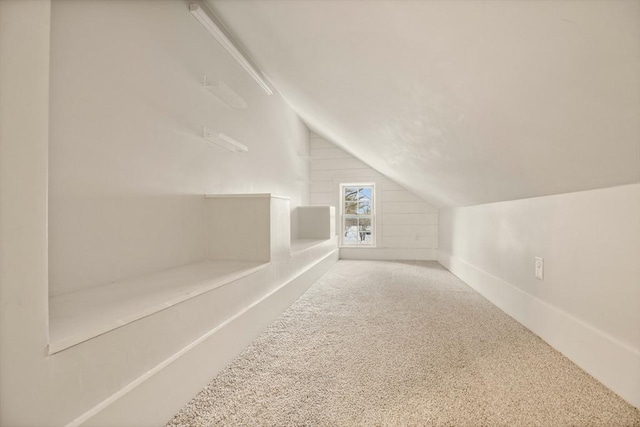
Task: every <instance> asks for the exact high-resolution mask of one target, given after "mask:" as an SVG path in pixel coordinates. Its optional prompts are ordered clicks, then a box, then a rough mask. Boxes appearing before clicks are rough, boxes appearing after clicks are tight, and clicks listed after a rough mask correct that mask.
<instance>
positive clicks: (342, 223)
mask: <svg viewBox="0 0 640 427" xmlns="http://www.w3.org/2000/svg"><path fill="white" fill-rule="evenodd" d="M345 187H371V197H372V199H373V200H372V203H371V215H348V216H347V215H346V214H345V213H344V209H345V200H344V188H345ZM338 195H339V199H340V236H339V237H340V242H339V246H340V247H341V248H350V249H354V248H358V249H370V248H375V247H377V241H378V238H377V235H378V232H379V231H378V228H379V227H378V225H379V224H378V221H377V213H376V210H377V209H376V207H377V205H378V194H377V192H376V183H375V182H372V181H367V182H340V183H339V184H338ZM359 216H363V217H366V218H371V225H372V228H373V230H372V233H371V243H369V244H355V245H354V244H345V242H344V233H345V220H346V219H347V218H348V217H355V218H357V217H359Z"/></svg>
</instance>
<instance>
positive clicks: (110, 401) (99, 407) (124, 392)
mask: <svg viewBox="0 0 640 427" xmlns="http://www.w3.org/2000/svg"><path fill="white" fill-rule="evenodd" d="M337 252H338V249H334V250H333V251H331V252H330V253H329V254H327V255H325V256H324V257H322V258H321V259H319V260H318V261H316V262H314V263H313V264H311V265H309V266H308V267H307V268H306V269H305V270H303V271H302V272H300V273H299V274H298V275H296V276H295V277H293V278H292V279H290V280H289V281H287V282H285V283H283V284H282V285H280V286H278V287H277V288H276V289H274V290H272V291H271V292H269V293H268V294H266V295H265V296H263V297H261V298H260V299H258V300H257V301H254V302H253V303H251V304H250V305H249V306H247V307H246V308H244V309H243V310H241V311H239V312H238V313H236V314H234V315H233V316H231V317H230V318H228V319H227V320H225V321H224V322H222V323H221V324H219V325H218V326H216V327H215V328H213V329H211V330H210V331H209V332H207V333H206V334H204V335H201V336H200V337H199V338H197V339H195V340H194V341H192V342H191V343H189V344H188V345H186V346H185V347H183V348H182V349H180V350H179V351H177V352H176V353H174V354H173V355H171V356H170V357H168V358H167V359H165V360H163V361H162V362H160V363H159V364H157V365H155V366H154V367H152V368H151V369H149V370H148V371H147V372H145V373H144V374H143V375H141V376H139V377H137V378H136V379H135V380H133V381H131V382H130V383H129V384H127V385H126V386H124V387H123V388H121V389H120V390H118V391H117V392H116V393H114V394H112V395H111V396H109V397H107V398H106V399H104V400H103V401H102V402H100V403H98V404H97V405H95V406H94V407H92V408H91V409H89V410H88V411H86V412H84V413H83V414H82V415H80V416H79V417H77V418H76V419H74V420H73V421H71V422H70V423H68V424H66V427H77V426H80V425H82V424H84V423H85V422H87V421H88V420H90V419H91V418H93V417H94V416H96V415H97V414H99V413H100V412H101V411H103V410H105V409H106V408H108V407H109V406H110V405H112V404H113V403H115V402H116V401H118V400H119V399H121V398H123V397H124V396H125V395H127V394H128V393H130V392H131V391H133V390H134V389H136V388H137V387H138V386H140V385H141V384H143V383H144V382H145V381H147V380H148V379H150V378H151V377H153V376H154V375H156V374H158V373H159V372H161V371H162V370H163V369H165V368H167V367H168V366H169V365H171V364H172V363H173V362H175V361H177V360H178V359H180V358H181V357H182V356H184V355H186V354H187V353H189V352H190V351H191V350H193V349H195V348H196V347H198V346H199V345H200V344H202V343H204V342H205V341H207V340H209V339H211V338H213V337H214V336H215V335H216V334H218V333H219V332H221V331H223V330H225V328H228V327H230V326H231V327H232V326H233V323H234V322H236V321H237V320H239V319H241V318H242V317H243V316H245V315H246V314H247V313H250V312H251V311H253V310H255V309H256V308H259V306H261V305H264V304H263V303H265V302H267V301H269V300H273V298H272V297H274V296H276V295H277V294H278V293H280V292H282V291H283V290H285V288H287V287H289V285H291V284H293V283H294V282H296V281H297V280H299V279H303V280H304V278H305V277H304V276H305V275H306V274H307V273H311V271H312V270H313V269H314V268H315V267H317V266H320V265H321V264H322V263H323V262H325V261H328V260H329V259H331V258H332V257H336V255H337ZM314 281H315V280H314ZM314 281H312V282H311V283H308V284H306V283H305V285H307V286H306V287H304V289H303V292H304V290H306V289H307V288H308V286H310V285H311V284H313V282H314ZM294 301H295V300H294ZM290 303H293V301H290V302H289V304H290ZM267 325H268V323H267ZM267 325H264V327H266V326H267ZM240 330H242V328H240ZM240 330H239V331H237V332H238V333H240ZM244 338H245V337H239V336H238V337H236V338H235V340H236V341H241V340H242V339H244ZM251 338H252V337H251ZM219 351H221V350H219ZM222 368H223V366H222V367H219V369H222ZM177 409H179V408H177Z"/></svg>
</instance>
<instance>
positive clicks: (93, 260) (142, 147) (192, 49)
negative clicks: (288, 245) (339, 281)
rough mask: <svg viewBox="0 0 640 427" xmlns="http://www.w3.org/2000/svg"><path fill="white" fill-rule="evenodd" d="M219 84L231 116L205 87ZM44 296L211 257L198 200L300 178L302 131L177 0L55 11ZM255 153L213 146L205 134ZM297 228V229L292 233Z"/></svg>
mask: <svg viewBox="0 0 640 427" xmlns="http://www.w3.org/2000/svg"><path fill="white" fill-rule="evenodd" d="M203 74H206V75H207V77H208V79H209V81H210V82H213V83H217V82H218V81H220V80H221V81H224V82H225V83H226V84H227V85H228V86H230V87H231V88H232V89H233V90H234V91H235V92H237V93H238V94H239V95H240V96H241V97H242V98H243V99H244V100H245V101H246V103H247V104H248V108H247V109H243V110H242V109H241V110H236V109H232V108H230V107H229V106H227V105H225V104H224V103H222V102H221V101H219V100H218V99H217V98H216V97H215V96H214V95H213V94H211V93H210V92H209V91H207V90H206V89H205V88H204V87H203V83H202V79H203ZM50 106H51V110H50V111H51V127H50V129H51V133H50V170H49V237H50V242H49V244H50V265H49V267H50V273H49V277H50V285H49V288H50V292H51V294H52V295H57V294H61V293H66V292H70V291H73V290H77V289H82V288H86V287H91V286H98V285H102V284H105V283H109V282H111V281H113V280H119V279H125V278H128V277H135V276H138V275H143V274H147V273H150V272H153V271H157V270H160V269H166V268H171V267H176V266H180V265H185V264H189V263H192V262H196V261H199V260H201V259H202V258H204V257H205V241H204V237H203V233H202V229H203V227H204V218H203V212H204V207H203V203H204V200H203V198H202V195H203V194H205V193H215V194H221V193H274V194H279V195H285V196H289V197H291V207H292V209H295V207H296V206H298V205H300V204H306V203H307V197H308V193H307V192H308V188H307V186H306V185H304V183H302V184H301V183H299V182H296V177H298V176H307V173H308V164H307V163H306V162H305V161H304V159H300V158H299V157H298V156H297V155H296V154H297V152H298V151H300V150H306V149H307V147H308V130H307V129H306V127H305V126H304V124H303V123H302V122H301V121H300V119H298V117H297V116H296V114H295V113H294V112H293V111H292V110H291V109H290V108H289V107H288V105H287V104H286V102H284V100H283V99H282V98H281V97H280V95H279V94H277V93H275V94H273V95H271V96H267V95H266V94H265V93H264V92H263V91H262V89H261V88H260V87H259V86H258V85H257V84H256V83H255V82H254V81H253V80H252V79H251V78H250V77H249V76H248V75H247V74H246V73H245V72H244V70H243V69H242V68H241V67H240V66H239V65H238V64H237V63H236V62H235V61H234V60H233V59H232V58H231V57H230V56H229V54H227V52H226V51H225V50H224V49H223V48H222V47H221V46H220V45H219V44H218V42H217V41H215V39H214V38H213V37H212V36H211V35H210V34H209V33H207V32H206V30H205V29H204V28H203V27H202V25H200V24H199V23H198V22H197V21H196V20H195V19H194V17H193V16H192V15H191V14H190V13H189V10H188V2H183V1H161V2H158V1H133V2H132V1H115V2H113V1H88V2H77V1H56V2H53V4H52V22H51V100H50ZM203 125H206V126H207V127H209V128H211V129H213V130H214V131H216V132H224V133H225V134H227V135H229V136H231V137H233V138H234V139H236V140H238V141H240V142H242V143H243V144H245V145H247V146H248V147H249V152H248V153H246V154H239V153H232V152H229V151H225V150H224V149H221V148H217V147H214V146H212V145H210V144H208V143H207V142H206V141H205V140H204V139H203V138H202V126H203ZM293 224H294V226H295V222H294V223H293Z"/></svg>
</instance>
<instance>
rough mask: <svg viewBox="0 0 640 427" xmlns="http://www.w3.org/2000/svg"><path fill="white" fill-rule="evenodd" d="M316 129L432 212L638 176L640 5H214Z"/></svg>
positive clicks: (634, 179)
mask: <svg viewBox="0 0 640 427" xmlns="http://www.w3.org/2000/svg"><path fill="white" fill-rule="evenodd" d="M208 5H209V7H210V8H211V9H212V11H213V12H214V13H215V14H216V15H217V16H218V18H219V19H220V20H221V21H222V22H223V23H224V24H225V25H226V26H227V27H228V28H229V29H230V31H231V32H232V33H233V34H234V36H235V37H236V39H237V40H238V42H239V43H240V44H241V45H242V46H243V47H244V49H245V50H246V51H247V52H248V53H249V55H250V56H252V57H253V59H254V60H255V62H256V63H257V64H258V66H259V67H260V68H261V69H262V70H263V71H264V73H265V74H266V75H267V76H268V77H269V79H270V80H271V81H272V83H273V84H274V86H275V87H276V88H277V90H278V91H279V92H280V93H281V94H282V95H283V96H284V97H285V98H286V99H287V100H288V102H289V103H290V104H291V106H292V107H293V108H294V110H296V111H297V113H298V114H299V115H300V116H301V117H302V119H303V120H304V121H305V122H306V123H307V124H308V125H309V126H310V128H311V129H312V130H314V131H316V132H317V133H319V134H321V135H323V136H325V137H327V138H328V139H330V140H332V141H333V142H335V143H336V144H337V145H339V146H341V147H342V148H344V149H345V150H347V151H349V152H350V153H352V154H353V155H355V156H356V157H359V158H360V159H362V160H363V161H365V162H366V163H368V164H370V165H371V166H372V167H374V168H376V169H378V170H379V171H381V172H382V173H384V174H386V175H387V176H389V177H390V178H392V179H394V180H396V181H397V182H398V183H400V184H403V185H404V186H406V187H407V188H410V189H412V190H413V191H414V192H416V194H418V195H420V196H422V197H423V198H424V199H425V200H428V201H430V202H433V203H435V204H436V205H438V206H462V205H473V204H479V203H486V202H493V201H502V200H513V199H519V198H528V197H534V196H542V195H549V194H557V193H564V192H571V191H579V190H587V189H594V188H602V187H608V186H614V185H620V184H627V183H633V182H638V181H640V2H638V1H635V0H632V1H627V2H625V1H602V2H598V1H588V2H587V1H574V0H570V1H390V2H385V1H320V0H316V1H265V0H256V1H209V2H208Z"/></svg>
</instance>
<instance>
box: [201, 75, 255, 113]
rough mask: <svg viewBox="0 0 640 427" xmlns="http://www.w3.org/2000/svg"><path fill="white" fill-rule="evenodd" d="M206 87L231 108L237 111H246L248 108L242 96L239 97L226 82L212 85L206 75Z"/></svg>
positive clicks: (204, 80) (204, 81) (204, 82)
mask: <svg viewBox="0 0 640 427" xmlns="http://www.w3.org/2000/svg"><path fill="white" fill-rule="evenodd" d="M203 85H204V87H205V88H206V89H207V90H208V91H209V92H211V93H212V94H213V95H214V96H215V97H216V98H218V99H219V100H220V101H222V102H223V103H225V104H226V105H228V106H229V107H231V108H234V109H236V110H244V109H245V108H247V103H246V102H245V100H244V99H242V97H240V95H238V94H237V93H236V92H235V91H234V90H233V89H231V88H230V87H229V86H228V85H227V84H226V83H225V82H223V81H220V82H218V84H212V83H211V82H209V81H208V80H207V76H206V75H205V76H204V78H203Z"/></svg>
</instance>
